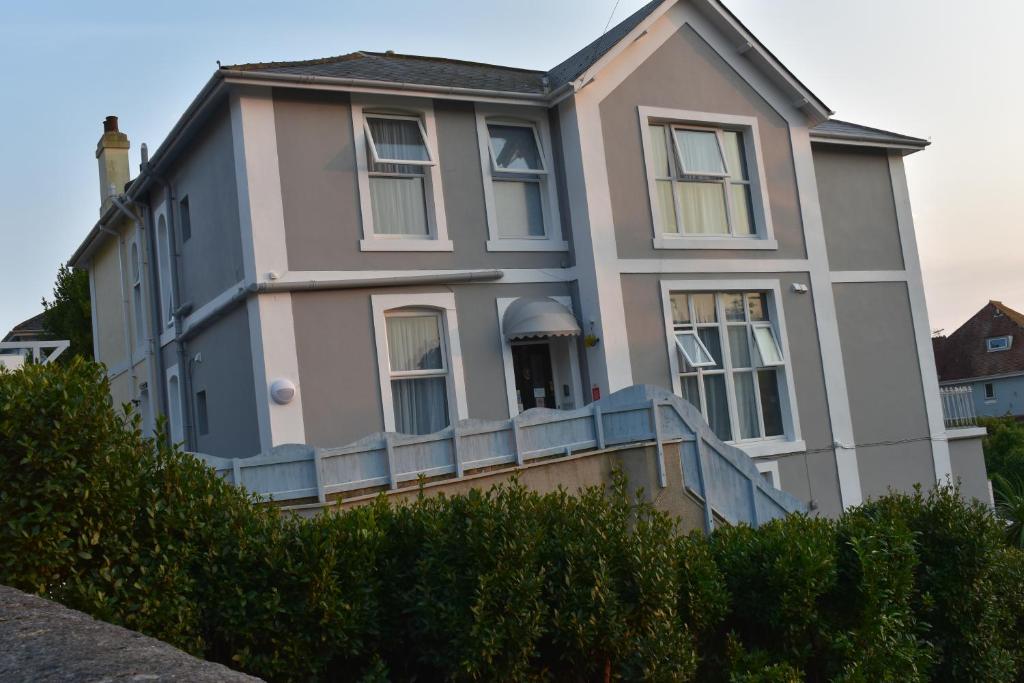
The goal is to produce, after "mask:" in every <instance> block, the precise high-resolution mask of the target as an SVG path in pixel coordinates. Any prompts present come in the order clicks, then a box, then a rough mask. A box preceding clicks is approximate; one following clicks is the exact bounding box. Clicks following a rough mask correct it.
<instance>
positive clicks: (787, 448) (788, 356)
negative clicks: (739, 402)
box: [661, 279, 807, 458]
mask: <svg viewBox="0 0 1024 683" xmlns="http://www.w3.org/2000/svg"><path fill="white" fill-rule="evenodd" d="M715 292H764V293H766V294H767V295H768V297H767V299H768V301H767V306H768V307H769V311H770V317H771V321H770V322H768V323H766V324H768V325H772V326H773V327H774V331H775V338H776V340H777V342H778V344H779V350H780V351H781V352H782V358H783V362H782V364H780V365H777V366H766V367H777V368H778V369H779V370H780V371H781V372H782V381H783V383H784V384H785V386H784V387H782V388H781V390H780V392H779V398H780V400H781V403H782V405H781V411H782V422H783V430H784V433H783V434H782V435H781V436H771V437H765V438H758V439H744V440H737V441H729V442H728V443H731V444H733V445H734V446H736V447H737V448H740V449H742V450H743V451H744V452H745V453H746V454H747V455H749V456H750V457H753V458H756V457H760V456H769V455H780V454H783V453H799V452H801V451H804V450H806V449H807V445H806V444H805V443H804V441H803V436H802V435H801V434H802V432H801V429H800V411H799V408H798V407H797V401H796V385H795V380H794V376H793V361H792V358H793V355H792V353H790V350H789V336H788V334H787V328H786V315H785V310H784V307H783V306H782V286H781V284H780V282H779V280H767V279H764V280H761V279H758V280H662V281H661V302H662V316H663V317H664V321H665V342H666V343H665V348H666V350H667V352H668V361H669V373H670V375H671V380H672V391H673V392H674V393H675V394H676V395H677V396H682V395H683V388H682V382H681V380H680V379H679V375H680V373H681V372H682V368H681V367H680V363H679V351H678V347H677V346H676V343H675V328H674V326H673V318H672V300H671V295H672V294H673V293H686V294H697V293H715ZM748 324H749V323H748ZM725 336H727V335H725ZM751 352H752V353H753V350H752V351H751ZM722 356H723V357H722V359H721V364H722V368H723V370H724V372H725V375H726V382H725V391H726V395H727V396H728V397H729V421H730V424H732V425H734V426H735V425H737V424H739V418H738V416H737V414H736V412H737V410H736V397H735V387H734V386H733V382H732V381H731V380H732V375H733V373H732V357H731V353H729V346H728V340H727V339H724V338H723V340H722ZM697 408H698V410H700V407H699V406H698V407H697ZM759 419H760V418H759Z"/></svg>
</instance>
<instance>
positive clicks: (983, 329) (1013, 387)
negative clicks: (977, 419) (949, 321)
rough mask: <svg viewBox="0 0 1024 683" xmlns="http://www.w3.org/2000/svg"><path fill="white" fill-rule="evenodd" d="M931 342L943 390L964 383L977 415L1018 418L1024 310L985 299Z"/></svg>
mask: <svg viewBox="0 0 1024 683" xmlns="http://www.w3.org/2000/svg"><path fill="white" fill-rule="evenodd" d="M932 343H933V344H934V348H935V365H936V367H937V369H938V373H939V384H940V386H942V387H943V389H944V390H947V389H948V390H955V389H958V388H963V389H966V390H967V391H968V393H969V400H970V402H971V404H972V407H973V409H974V411H975V412H976V413H977V414H978V415H984V416H988V417H1001V416H1003V415H1013V416H1015V417H1018V418H1024V314H1022V313H1019V312H1017V311H1015V310H1014V309H1012V308H1010V307H1009V306H1007V305H1006V304H1004V303H1003V302H1001V301H989V302H988V303H987V304H985V306H983V307H982V308H981V310H980V311H978V312H977V313H975V314H974V315H973V316H971V318H970V319H969V320H968V321H967V322H965V323H964V324H963V325H961V326H960V327H958V328H957V329H956V331H955V332H953V333H952V334H950V335H949V336H939V337H935V338H933V339H932Z"/></svg>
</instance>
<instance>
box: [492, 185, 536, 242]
mask: <svg viewBox="0 0 1024 683" xmlns="http://www.w3.org/2000/svg"><path fill="white" fill-rule="evenodd" d="M493 186H494V213H495V215H496V216H497V219H498V235H499V236H501V237H543V236H544V211H543V209H542V208H541V199H540V183H538V182H530V181H522V180H499V179H498V178H495V179H494V185H493Z"/></svg>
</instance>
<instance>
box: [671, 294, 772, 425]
mask: <svg viewBox="0 0 1024 683" xmlns="http://www.w3.org/2000/svg"><path fill="white" fill-rule="evenodd" d="M669 299H670V304H671V314H672V333H673V335H674V336H675V348H676V351H677V352H678V363H677V364H676V367H678V369H679V386H680V388H681V393H682V397H683V398H684V399H686V400H687V401H689V402H690V403H692V404H693V405H694V406H696V407H697V408H698V409H699V410H700V411H701V413H703V415H704V417H705V419H706V420H707V421H708V424H709V425H710V426H711V429H712V431H714V432H715V434H717V435H718V437H719V438H720V439H722V440H723V441H748V440H756V439H767V438H772V437H781V436H783V435H784V434H785V432H786V429H785V425H786V422H787V420H788V418H787V416H785V415H784V399H783V394H784V392H783V387H784V386H785V384H784V382H785V372H786V368H785V356H784V354H783V351H782V347H781V345H780V344H779V336H778V332H777V330H776V328H775V321H774V320H773V319H772V316H771V313H770V307H769V305H768V304H769V302H768V293H766V292H672V293H671V294H670V295H669Z"/></svg>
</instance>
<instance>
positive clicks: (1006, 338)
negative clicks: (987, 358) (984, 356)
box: [985, 334, 1013, 353]
mask: <svg viewBox="0 0 1024 683" xmlns="http://www.w3.org/2000/svg"><path fill="white" fill-rule="evenodd" d="M1012 345H1013V337H1011V336H1010V335H1008V334H1007V335H1003V336H1001V337H989V338H988V339H986V340H985V348H986V349H987V350H988V351H989V353H991V352H993V351H1008V350H1009V349H1010V347H1011V346H1012Z"/></svg>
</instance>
